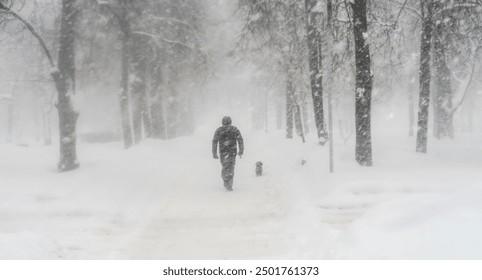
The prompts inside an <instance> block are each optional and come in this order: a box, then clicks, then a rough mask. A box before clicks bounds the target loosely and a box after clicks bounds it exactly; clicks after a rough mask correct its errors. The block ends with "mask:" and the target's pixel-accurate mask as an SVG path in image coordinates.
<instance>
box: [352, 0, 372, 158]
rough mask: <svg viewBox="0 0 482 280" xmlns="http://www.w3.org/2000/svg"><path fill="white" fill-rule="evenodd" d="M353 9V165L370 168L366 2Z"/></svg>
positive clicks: (355, 2)
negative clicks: (354, 134) (354, 70)
mask: <svg viewBox="0 0 482 280" xmlns="http://www.w3.org/2000/svg"><path fill="white" fill-rule="evenodd" d="M351 5H352V9H353V33H354V35H355V60H356V63H355V64H356V90H355V119H356V120H355V123H356V150H355V157H356V161H357V162H358V163H359V164H360V165H362V166H371V165H372V164H373V160H372V140H371V94H372V86H373V75H372V73H371V70H370V66H371V65H370V64H371V57H370V49H369V45H368V42H367V41H366V34H367V28H368V26H367V2H366V0H355V1H354V2H353V3H352V4H351Z"/></svg>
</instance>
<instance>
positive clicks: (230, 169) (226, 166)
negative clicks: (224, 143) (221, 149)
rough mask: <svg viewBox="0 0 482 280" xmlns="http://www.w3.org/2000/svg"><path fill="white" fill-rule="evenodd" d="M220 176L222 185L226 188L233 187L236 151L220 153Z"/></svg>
mask: <svg viewBox="0 0 482 280" xmlns="http://www.w3.org/2000/svg"><path fill="white" fill-rule="evenodd" d="M220 159H221V165H222V166H223V168H222V170H221V177H222V178H223V181H224V186H225V187H226V188H228V189H232V188H233V177H234V166H235V165H236V153H221V157H220Z"/></svg>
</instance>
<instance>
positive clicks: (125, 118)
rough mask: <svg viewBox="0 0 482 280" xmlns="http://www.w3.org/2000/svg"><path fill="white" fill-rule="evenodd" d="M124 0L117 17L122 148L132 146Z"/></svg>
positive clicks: (127, 27)
mask: <svg viewBox="0 0 482 280" xmlns="http://www.w3.org/2000/svg"><path fill="white" fill-rule="evenodd" d="M125 1H126V0H122V1H121V6H120V7H121V14H120V16H119V25H120V29H121V44H122V49H121V60H122V74H121V92H120V96H119V97H120V111H121V123H122V133H123V136H124V148H126V149H127V148H129V147H131V146H132V140H133V139H132V131H131V117H130V112H129V45H130V33H131V31H130V26H129V25H130V24H129V21H128V18H127V7H126V2H125Z"/></svg>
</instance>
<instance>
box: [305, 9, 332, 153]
mask: <svg viewBox="0 0 482 280" xmlns="http://www.w3.org/2000/svg"><path fill="white" fill-rule="evenodd" d="M316 4H317V0H305V10H306V20H307V23H306V27H307V33H308V34H307V40H308V62H309V67H310V84H311V95H312V98H313V109H314V113H315V124H316V130H317V133H318V142H319V143H320V144H321V145H324V144H325V143H326V141H327V140H326V139H327V133H326V129H325V120H324V112H323V72H322V69H323V68H322V60H321V34H320V31H319V30H318V28H317V26H316V20H317V17H319V14H320V13H319V12H315V11H313V8H314V7H315V6H316Z"/></svg>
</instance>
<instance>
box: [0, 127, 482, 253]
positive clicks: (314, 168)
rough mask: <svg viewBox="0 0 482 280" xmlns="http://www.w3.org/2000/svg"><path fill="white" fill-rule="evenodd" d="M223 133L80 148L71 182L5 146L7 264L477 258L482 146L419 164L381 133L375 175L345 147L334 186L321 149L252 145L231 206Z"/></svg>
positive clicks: (449, 143) (249, 139)
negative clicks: (219, 148) (259, 166)
mask: <svg viewBox="0 0 482 280" xmlns="http://www.w3.org/2000/svg"><path fill="white" fill-rule="evenodd" d="M215 128H216V127H201V128H199V129H198V130H197V131H196V133H195V135H193V136H191V137H184V138H177V139H173V140H165V141H162V140H145V141H143V142H142V143H141V144H140V145H139V146H136V147H134V148H131V149H129V150H124V149H123V148H122V144H121V143H110V144H86V143H79V151H78V153H79V161H80V163H81V167H80V169H78V170H75V171H72V172H67V173H57V172H56V169H55V162H56V157H57V156H58V154H57V147H39V146H31V147H22V146H15V145H11V144H9V145H7V144H5V145H0V177H1V180H0V197H1V202H0V220H1V223H0V259H480V258H482V243H481V242H480V241H479V239H480V236H482V203H481V201H482V172H481V171H482V146H481V145H480V143H481V142H482V135H481V134H470V135H459V136H458V137H457V139H455V140H443V141H434V140H433V141H432V140H431V142H430V144H429V145H430V146H429V153H428V154H426V155H422V154H416V153H415V152H414V141H415V140H414V139H413V138H409V137H407V136H406V135H405V134H404V132H399V133H398V132H397V133H389V132H386V131H379V132H383V133H377V134H376V137H374V161H375V162H374V163H375V165H374V167H370V168H367V167H360V166H358V165H357V164H356V163H355V162H354V159H353V152H354V151H353V150H354V149H353V141H349V142H348V143H347V144H346V145H341V144H340V145H336V146H335V149H336V156H335V160H336V162H335V173H333V174H330V173H328V161H327V159H328V150H327V147H321V146H318V145H317V144H316V143H315V142H316V141H315V140H314V139H312V141H308V142H307V143H306V144H302V143H301V141H300V140H299V139H294V140H285V139H284V135H283V133H282V132H276V133H268V134H266V133H262V132H256V133H254V132H253V133H250V132H247V133H245V134H244V139H245V145H246V151H245V155H244V157H243V158H242V159H238V160H237V165H236V174H235V181H234V191H233V192H227V191H226V190H225V189H224V188H223V186H222V181H221V178H220V171H221V166H220V163H219V162H218V161H217V160H214V159H213V158H212V155H211V139H212V138H211V137H212V133H213V131H214V129H215ZM240 128H241V131H243V129H242V127H240ZM311 136H312V137H314V136H313V135H311ZM258 160H261V161H263V163H264V168H265V174H264V176H262V177H256V176H255V174H254V171H255V162H256V161H258ZM302 160H305V161H306V164H304V165H303V166H302V165H301V161H302Z"/></svg>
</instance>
